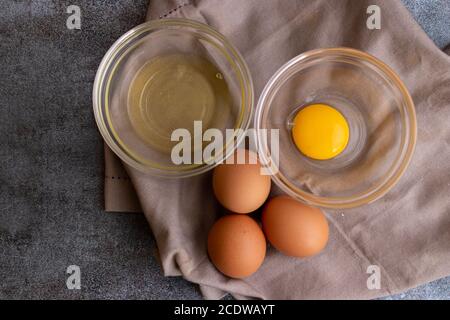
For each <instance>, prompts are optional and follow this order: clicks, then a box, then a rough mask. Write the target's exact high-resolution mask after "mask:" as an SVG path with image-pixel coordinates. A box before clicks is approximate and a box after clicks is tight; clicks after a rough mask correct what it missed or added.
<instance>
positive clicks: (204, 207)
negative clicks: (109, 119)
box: [105, 0, 450, 299]
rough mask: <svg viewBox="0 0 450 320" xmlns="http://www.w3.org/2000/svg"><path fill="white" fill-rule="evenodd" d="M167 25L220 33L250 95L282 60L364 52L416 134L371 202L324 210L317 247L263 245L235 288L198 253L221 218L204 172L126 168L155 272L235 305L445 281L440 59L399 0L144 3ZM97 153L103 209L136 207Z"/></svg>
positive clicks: (449, 65)
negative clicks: (404, 98) (396, 92)
mask: <svg viewBox="0 0 450 320" xmlns="http://www.w3.org/2000/svg"><path fill="white" fill-rule="evenodd" d="M373 4H376V5H379V6H380V8H381V18H382V21H381V30H372V31H371V30H368V29H367V28H366V19H367V17H368V15H367V14H366V10H367V7H368V6H369V5H373ZM165 17H186V18H190V19H195V20H198V21H202V22H205V23H208V24H209V25H211V26H213V27H214V28H216V29H217V30H219V31H220V32H222V33H223V34H225V35H226V36H227V37H228V38H229V39H230V40H231V42H232V43H233V44H234V45H235V46H236V47H237V48H238V49H239V50H240V51H241V53H242V54H243V55H244V57H245V59H246V61H247V63H248V65H249V67H250V70H251V72H252V75H253V79H254V84H255V89H256V96H257V97H258V95H259V93H260V92H261V90H262V88H263V86H264V85H265V83H266V82H267V81H268V79H269V77H270V76H271V75H272V74H273V73H274V72H275V71H276V70H277V69H278V68H279V67H280V66H281V65H282V64H284V63H285V62H286V61H288V60H289V59H291V58H292V57H294V56H296V55H298V54H300V53H302V52H304V51H307V50H310V49H315V48H322V47H334V46H347V47H354V48H357V49H361V50H364V51H367V52H369V53H371V54H373V55H375V56H376V57H378V58H379V59H381V60H383V61H385V62H386V63H388V64H389V65H390V66H391V67H392V68H393V69H394V70H395V71H396V72H397V73H398V74H399V75H400V76H401V78H402V79H403V80H404V82H405V83H406V85H407V87H408V89H409V90H410V92H411V94H412V96H413V99H414V101H415V104H416V110H417V115H418V126H419V130H418V143H417V148H416V152H415V155H414V157H413V160H412V163H411V165H410V167H409V169H408V170H407V172H406V174H405V175H404V176H403V178H402V179H401V181H400V182H399V184H398V185H397V186H396V187H395V188H394V189H393V190H392V191H390V192H389V193H388V194H387V195H386V196H385V197H384V198H382V199H381V200H379V201H377V202H375V203H373V204H371V205H367V206H364V207H360V208H357V209H352V210H346V211H342V212H327V216H328V219H329V222H330V240H329V243H328V246H327V248H326V250H324V251H323V252H322V253H321V254H319V255H318V256H315V257H311V258H307V259H295V258H289V257H286V256H283V255H282V254H280V253H279V252H277V251H275V250H274V249H273V248H269V249H268V251H267V257H266V260H265V261H264V263H263V265H262V267H261V269H260V270H259V271H258V272H257V273H255V274H254V275H252V276H251V277H249V278H246V279H244V280H234V279H229V278H227V277H225V276H222V275H221V274H220V273H219V272H218V271H216V269H215V268H214V266H213V265H212V264H211V263H210V262H209V259H208V257H207V253H206V238H207V232H208V230H209V228H210V227H211V225H212V223H213V222H214V221H215V220H216V218H217V217H218V215H219V210H220V209H219V206H218V204H217V203H216V201H215V200H214V197H213V194H212V188H211V174H210V173H209V174H204V175H202V176H199V177H195V178H189V179H182V180H164V179H158V178H154V177H148V176H145V175H143V174H141V173H139V172H137V171H135V170H133V169H130V168H127V171H128V173H129V176H130V177H131V181H132V183H133V185H134V186H135V188H136V191H137V195H138V198H139V200H140V202H141V204H142V209H143V211H144V213H145V216H146V217H147V219H148V221H149V223H150V226H151V229H152V231H153V233H154V235H155V238H156V241H157V245H158V248H159V253H160V258H161V261H162V268H163V270H164V274H165V275H167V276H175V275H182V276H183V277H184V278H186V279H187V280H189V281H192V282H195V283H198V284H199V285H200V288H201V290H202V293H203V294H204V296H205V297H206V298H219V297H221V296H222V295H223V294H224V293H225V292H230V293H231V294H233V295H234V296H235V297H237V298H265V299H312V298H319V299H326V298H357V299H365V298H374V297H379V296H383V295H388V294H393V293H397V292H400V291H403V290H406V289H408V288H411V287H414V286H417V285H419V284H422V283H425V282H428V281H432V280H434V279H437V278H440V277H444V276H448V275H449V274H450V125H449V120H450V58H449V57H448V56H447V55H445V54H444V53H443V52H441V51H440V50H439V49H438V48H437V47H436V46H435V45H434V44H433V43H432V41H431V40H430V39H429V38H428V37H427V36H426V35H425V34H424V32H423V31H422V29H421V28H420V27H419V26H418V25H417V24H416V23H415V22H414V20H413V19H412V17H411V16H410V15H409V12H408V11H407V10H406V9H405V8H404V7H403V5H402V4H401V2H400V1H399V0H396V1H392V0H389V1H375V0H369V1H364V0H358V1H357V0H354V1H350V0H348V1H345V0H339V1H327V0H316V1H309V0H305V1H273V0H246V1H242V0H227V1H220V0H198V1H175V0H171V1H157V0H153V1H150V9H149V13H148V19H158V18H165ZM449 31H450V30H449ZM106 154H107V156H106V173H107V175H108V176H109V177H107V178H106V183H105V196H106V207H107V210H110V211H114V210H117V211H122V210H127V211H128V210H129V211H132V210H135V211H136V210H139V206H138V201H137V200H136V199H134V198H133V192H131V191H130V187H131V185H130V180H127V179H121V180H120V181H119V180H118V179H114V181H113V179H110V177H111V176H116V175H118V176H122V175H123V174H124V172H122V169H121V168H120V166H118V163H117V161H116V160H114V157H112V156H111V154H110V151H109V150H107V152H106ZM124 177H127V176H124ZM273 189H274V193H279V191H278V190H277V189H276V188H273ZM121 196H123V197H122V198H121ZM369 265H377V266H378V267H379V268H380V271H381V288H380V289H379V290H376V289H375V290H369V289H368V288H367V279H368V277H369V274H367V268H368V266H369Z"/></svg>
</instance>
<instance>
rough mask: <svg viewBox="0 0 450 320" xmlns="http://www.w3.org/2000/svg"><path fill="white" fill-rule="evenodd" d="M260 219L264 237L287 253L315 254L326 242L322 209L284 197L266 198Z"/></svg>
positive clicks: (326, 236)
mask: <svg viewBox="0 0 450 320" xmlns="http://www.w3.org/2000/svg"><path fill="white" fill-rule="evenodd" d="M261 219H262V224H263V230H264V233H265V235H266V237H267V240H268V241H269V242H270V243H271V244H272V245H273V246H274V247H275V248H276V249H278V250H280V251H281V252H282V253H284V254H286V255H288V256H294V257H308V256H312V255H315V254H317V253H319V252H320V251H322V250H323V249H324V248H325V246H326V244H327V242H328V232H329V230H328V222H327V220H326V218H325V215H324V214H323V213H322V211H321V210H320V209H318V208H314V207H310V206H308V205H305V204H303V203H300V202H298V201H296V200H294V199H292V198H289V197H287V196H278V197H275V198H273V199H271V200H269V201H268V203H267V204H266V206H265V207H264V210H263V214H262V217H261Z"/></svg>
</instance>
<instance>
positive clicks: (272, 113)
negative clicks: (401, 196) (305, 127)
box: [254, 48, 417, 209]
mask: <svg viewBox="0 0 450 320" xmlns="http://www.w3.org/2000/svg"><path fill="white" fill-rule="evenodd" d="M314 103H324V104H327V105H330V106H332V107H334V108H336V109H337V110H338V111H340V112H341V113H342V114H343V116H344V117H345V118H346V120H347V122H348V124H349V127H350V137H349V142H348V144H347V147H346V148H345V150H344V151H343V152H342V153H341V154H339V155H338V156H336V157H335V158H333V159H330V160H313V159H310V158H308V157H306V156H304V155H303V154H302V153H301V152H300V151H299V150H298V149H297V148H296V146H295V145H294V143H293V139H292V135H291V128H292V119H293V117H294V116H295V114H296V113H297V112H298V111H299V110H300V109H301V108H302V107H304V106H307V105H310V104H314ZM254 121H255V122H254V126H255V128H256V133H257V136H258V149H259V150H258V151H259V153H260V157H261V159H262V161H263V162H264V163H266V164H270V165H269V166H268V167H269V168H272V171H271V173H272V178H273V180H274V182H275V183H276V184H277V185H278V186H279V187H280V188H281V189H282V190H283V191H285V192H286V193H287V194H289V195H290V196H292V197H294V198H296V199H298V200H300V201H303V202H306V203H308V204H311V205H315V206H320V207H326V208H334V209H341V208H351V207H356V206H360V205H363V204H367V203H370V202H372V201H374V200H376V199H378V198H380V197H381V196H383V195H384V194H385V193H386V192H388V191H389V190H390V189H391V188H392V187H393V186H394V185H395V183H396V182H397V181H398V180H399V179H400V177H401V175H402V174H403V173H404V171H405V169H406V167H407V166H408V163H409V161H410V159H411V156H412V154H413V150H414V146H415V142H416V130H417V129H416V115H415V110H414V104H413V101H412V99H411V97H410V95H409V93H408V91H407V89H406V87H405V85H404V84H403V83H402V81H401V80H400V78H399V77H398V76H397V75H396V74H395V73H394V72H393V71H392V70H391V69H390V68H389V67H388V66H387V65H386V64H384V63H383V62H381V61H380V60H378V59H376V58H374V57H373V56H371V55H369V54H367V53H364V52H361V51H358V50H354V49H349V48H329V49H318V50H313V51H309V52H306V53H303V54H301V55H299V56H297V57H295V58H293V59H292V60H291V61H289V62H287V63H286V64H285V65H284V66H282V67H281V68H280V69H279V70H278V71H277V72H276V73H275V75H274V76H273V77H272V78H271V79H270V80H269V82H268V83H267V85H266V86H265V88H264V90H263V92H262V94H261V97H260V99H259V102H258V105H257V108H256V115H255V120H254ZM262 129H268V130H271V129H278V130H279V136H280V139H279V145H278V146H275V145H274V144H273V142H272V141H270V140H269V139H265V138H264V135H265V132H264V130H262ZM277 148H278V149H277Z"/></svg>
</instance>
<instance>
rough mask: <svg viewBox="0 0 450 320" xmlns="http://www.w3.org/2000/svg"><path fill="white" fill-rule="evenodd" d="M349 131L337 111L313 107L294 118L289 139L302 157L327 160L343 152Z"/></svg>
mask: <svg viewBox="0 0 450 320" xmlns="http://www.w3.org/2000/svg"><path fill="white" fill-rule="evenodd" d="M349 131H350V130H349V127H348V123H347V120H345V118H344V116H343V115H342V114H341V113H340V112H339V111H337V110H336V109H334V108H332V107H330V106H328V105H326V104H312V105H309V106H306V107H304V108H303V109H301V110H300V111H299V112H298V113H297V114H296V116H295V118H294V126H293V128H292V138H293V139H294V143H295V145H296V146H297V148H298V149H299V150H300V152H301V153H303V154H304V155H305V156H307V157H309V158H312V159H317V160H327V159H331V158H334V157H336V156H337V155H338V154H340V153H341V152H342V151H343V150H344V149H345V147H346V146H347V143H348V138H349Z"/></svg>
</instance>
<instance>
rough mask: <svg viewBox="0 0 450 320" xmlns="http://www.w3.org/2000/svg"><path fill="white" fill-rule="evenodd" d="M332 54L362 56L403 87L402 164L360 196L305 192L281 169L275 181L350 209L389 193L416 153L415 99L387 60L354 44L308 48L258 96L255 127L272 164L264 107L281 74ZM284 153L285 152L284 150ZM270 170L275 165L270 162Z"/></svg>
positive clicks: (314, 200)
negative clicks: (263, 120)
mask: <svg viewBox="0 0 450 320" xmlns="http://www.w3.org/2000/svg"><path fill="white" fill-rule="evenodd" d="M329 55H343V56H347V57H352V58H357V59H362V60H364V61H366V62H368V63H370V64H372V65H374V66H375V67H376V68H377V69H378V70H379V71H381V72H382V73H383V74H384V75H385V76H387V78H388V79H390V80H391V81H392V82H393V83H394V84H395V86H396V87H397V88H398V90H399V91H400V93H401V95H402V98H403V101H404V104H405V106H406V108H405V117H406V121H405V123H406V128H404V127H402V129H403V130H405V131H406V136H405V145H403V146H402V151H403V152H401V154H400V156H398V157H397V158H396V162H394V163H398V166H397V168H396V170H395V171H393V172H391V174H390V175H389V176H387V177H385V178H384V179H382V181H381V182H380V183H378V184H377V185H375V186H374V187H373V188H370V189H368V190H366V191H365V192H363V193H361V194H358V195H357V196H349V197H321V196H316V195H314V194H311V193H308V192H305V191H303V190H301V189H300V188H297V187H295V186H294V185H293V184H292V183H291V182H290V181H289V180H288V179H287V178H286V177H284V176H283V175H282V174H280V172H274V171H273V170H272V171H271V173H272V174H271V177H272V180H273V181H274V182H275V184H276V185H277V186H278V187H280V188H281V189H282V190H283V191H284V192H285V193H287V194H288V195H290V196H291V197H293V198H295V199H297V200H299V201H302V202H304V203H307V204H310V205H313V206H317V207H323V208H328V209H336V210H338V209H348V208H354V207H359V206H362V205H365V204H369V203H371V202H373V201H375V200H377V199H379V198H381V197H382V196H383V195H385V194H386V193H387V192H388V191H389V190H391V189H392V188H393V187H394V186H395V185H396V184H397V182H398V181H399V179H400V178H401V176H402V175H403V173H404V172H405V170H406V168H407V167H408V165H409V163H410V161H411V158H412V155H413V153H414V149H415V145H416V140H417V119H416V112H415V108H414V102H413V100H412V98H411V95H410V94H409V92H408V90H407V88H406V86H405V85H404V84H403V82H402V81H401V79H400V77H399V76H398V75H397V74H396V73H395V72H394V71H393V70H392V69H391V68H390V67H389V66H387V65H386V64H385V63H384V62H382V61H381V60H379V59H377V58H375V57H374V56H372V55H370V54H368V53H366V52H363V51H360V50H356V49H352V48H346V47H337V48H323V49H315V50H310V51H307V52H304V53H302V54H300V55H298V56H296V57H294V58H292V59H291V60H290V61H288V62H287V63H285V64H284V65H283V66H282V67H281V68H280V69H278V71H277V72H275V74H274V75H273V76H272V77H271V78H270V80H269V81H268V82H267V83H266V85H265V87H264V89H263V91H262V93H261V95H260V97H259V100H258V104H257V106H256V112H255V119H254V127H255V129H256V135H257V146H258V154H259V157H261V159H262V162H263V163H267V164H270V163H271V158H270V155H269V150H268V146H267V139H263V138H262V135H263V134H264V132H263V131H262V130H261V129H262V128H261V122H262V117H263V114H264V111H265V109H266V107H267V101H268V100H269V99H270V98H271V95H272V94H274V93H276V92H277V91H278V88H279V87H281V86H282V85H283V83H284V82H281V83H279V81H280V78H282V77H283V76H284V75H285V74H286V72H288V71H289V70H290V68H292V67H293V66H296V65H299V64H301V63H303V62H305V61H310V59H315V58H319V57H323V56H329ZM280 156H282V154H280ZM268 168H269V170H270V168H272V167H271V166H268Z"/></svg>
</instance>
